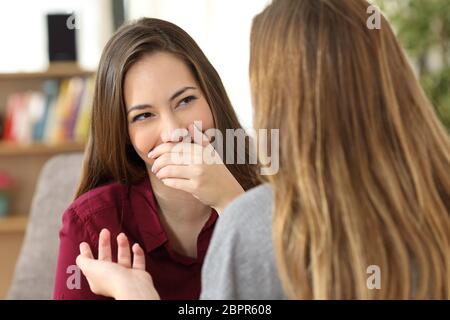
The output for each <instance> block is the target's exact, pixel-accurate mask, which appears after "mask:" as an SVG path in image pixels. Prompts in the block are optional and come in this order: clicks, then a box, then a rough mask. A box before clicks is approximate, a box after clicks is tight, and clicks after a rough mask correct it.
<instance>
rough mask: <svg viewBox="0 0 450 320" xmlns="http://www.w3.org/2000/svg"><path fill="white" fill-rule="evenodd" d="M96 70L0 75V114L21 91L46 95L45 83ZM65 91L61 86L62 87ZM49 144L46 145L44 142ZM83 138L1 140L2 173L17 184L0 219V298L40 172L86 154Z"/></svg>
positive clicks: (62, 68) (56, 68) (60, 67)
mask: <svg viewBox="0 0 450 320" xmlns="http://www.w3.org/2000/svg"><path fill="white" fill-rule="evenodd" d="M94 76H95V73H94V72H93V71H88V70H82V69H80V68H79V67H77V66H76V65H75V64H71V63H66V64H64V63H63V64H61V63H60V64H57V65H52V66H51V67H50V68H49V69H48V70H47V71H42V72H32V73H24V72H20V73H0V115H2V119H1V121H4V120H5V114H6V111H7V106H8V97H9V96H10V95H11V94H13V93H17V92H31V91H35V92H42V88H43V85H44V83H45V82H48V81H49V80H50V81H54V82H55V83H58V84H62V83H63V82H64V81H66V82H67V81H69V80H70V79H73V78H80V79H83V80H86V81H87V79H91V80H92V79H93V78H94ZM59 89H60V91H62V89H61V86H59ZM44 141H45V142H44ZM84 147H85V143H84V142H83V140H80V139H72V140H68V139H66V140H63V141H61V139H59V140H57V141H51V142H47V140H42V141H41V140H39V142H34V141H28V142H26V143H24V142H20V141H5V140H3V139H0V172H5V173H7V174H8V175H9V176H10V177H11V178H12V179H13V181H14V185H13V187H12V189H11V202H10V209H9V213H8V215H7V216H6V217H0V254H1V257H2V258H1V259H0V299H3V298H5V297H6V294H7V291H8V289H9V286H10V282H11V280H12V276H13V272H14V268H15V264H16V260H17V257H18V254H19V252H20V248H21V245H22V241H23V237H24V234H25V231H26V228H27V223H28V214H29V211H30V207H31V201H32V198H33V194H34V190H35V187H36V183H37V179H38V177H39V173H40V171H41V169H42V167H43V166H44V164H45V162H46V161H47V160H49V159H50V158H51V157H53V156H54V155H57V154H61V153H68V152H83V150H84Z"/></svg>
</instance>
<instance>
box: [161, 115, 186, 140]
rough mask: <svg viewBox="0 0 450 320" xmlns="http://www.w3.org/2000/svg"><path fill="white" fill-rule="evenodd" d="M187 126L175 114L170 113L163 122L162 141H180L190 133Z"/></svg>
mask: <svg viewBox="0 0 450 320" xmlns="http://www.w3.org/2000/svg"><path fill="white" fill-rule="evenodd" d="M188 134H189V132H188V130H187V128H186V126H183V124H182V123H181V122H180V121H179V120H178V119H177V117H176V116H174V115H168V116H166V117H165V118H164V120H163V122H162V129H161V141H162V142H163V143H164V142H180V141H182V140H183V138H184V137H185V136H186V135H188Z"/></svg>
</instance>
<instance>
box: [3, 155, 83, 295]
mask: <svg viewBox="0 0 450 320" xmlns="http://www.w3.org/2000/svg"><path fill="white" fill-rule="evenodd" d="M82 160H83V154H82V153H70V154H61V155H57V156H55V157H53V158H51V159H50V160H48V161H47V162H46V164H45V165H44V167H43V169H42V171H41V173H40V176H39V180H38V182H37V186H36V190H35V193H34V196H33V200H32V204H31V211H30V217H29V222H28V227H27V231H26V233H25V238H24V242H23V245H22V249H21V252H20V255H19V259H18V261H17V264H16V269H15V273H14V278H13V282H12V285H11V288H10V290H9V293H8V296H7V298H8V299H52V298H53V284H54V282H53V280H54V279H53V278H54V274H55V269H56V260H57V255H58V248H59V237H58V233H59V229H60V226H61V218H62V214H63V212H64V210H65V209H66V208H67V207H68V205H69V204H70V202H71V201H72V200H73V196H74V193H75V189H76V187H77V186H78V182H79V177H80V173H81V165H82Z"/></svg>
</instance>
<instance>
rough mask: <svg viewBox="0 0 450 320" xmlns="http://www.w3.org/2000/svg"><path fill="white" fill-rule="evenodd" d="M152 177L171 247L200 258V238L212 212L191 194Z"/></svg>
mask: <svg viewBox="0 0 450 320" xmlns="http://www.w3.org/2000/svg"><path fill="white" fill-rule="evenodd" d="M148 174H149V177H150V182H151V184H152V189H153V194H154V196H155V199H156V202H157V204H158V213H159V215H160V220H161V224H162V225H163V228H164V230H165V231H166V233H167V236H168V238H169V242H170V244H171V246H172V247H173V249H174V250H175V251H177V252H179V253H181V254H184V255H187V256H190V257H196V256H197V237H198V235H199V233H200V231H201V229H202V228H203V226H204V225H205V223H206V221H208V219H209V217H210V215H211V208H210V207H209V206H206V205H204V204H203V203H201V202H200V201H199V200H198V199H197V198H195V197H194V196H193V195H191V194H190V193H187V192H185V191H181V190H177V189H174V188H170V187H167V186H166V185H165V184H164V183H162V182H161V181H160V180H159V179H158V178H156V176H155V175H154V174H153V173H152V172H151V171H150V172H149V173H148Z"/></svg>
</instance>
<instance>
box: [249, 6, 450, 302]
mask: <svg viewBox="0 0 450 320" xmlns="http://www.w3.org/2000/svg"><path fill="white" fill-rule="evenodd" d="M369 5H370V4H369V3H368V2H366V1H364V0H345V1H342V0H314V1H310V0H274V1H273V2H272V4H271V5H269V6H268V7H267V8H266V9H265V10H264V11H263V12H262V13H260V14H259V15H258V16H257V17H255V19H254V22H253V27H252V33H251V59H250V60H251V61H250V78H251V85H252V92H253V103H254V108H255V117H254V123H255V128H267V129H276V128H278V129H280V170H279V172H278V173H277V174H276V175H273V176H266V178H265V180H266V181H268V182H270V184H271V185H272V188H273V191H274V208H273V210H274V218H273V219H274V220H273V237H274V248H275V252H276V258H277V265H278V271H279V274H280V278H281V280H282V283H283V286H284V289H285V291H286V293H287V294H288V296H289V297H291V298H296V299H380V298H381V299H409V298H432V299H448V298H450V215H449V213H450V139H449V136H448V134H447V132H446V130H445V128H444V127H443V125H442V124H441V123H440V121H439V119H438V118H437V116H436V114H435V112H434V109H433V107H432V105H431V104H430V102H429V101H428V99H427V98H426V96H425V94H424V92H423V90H422V88H421V87H420V85H419V84H418V81H417V79H416V77H415V75H414V73H413V71H412V68H411V66H410V65H409V63H408V61H407V58H406V57H405V54H404V53H403V51H402V49H401V47H400V45H399V44H398V42H397V40H396V37H395V36H394V34H393V32H392V30H391V28H390V26H389V24H388V22H387V21H386V20H385V18H384V17H382V19H381V22H382V23H381V28H380V29H373V30H371V29H369V28H368V27H367V25H366V22H367V19H368V17H369V14H368V13H367V8H368V7H369ZM372 265H375V266H378V267H379V270H380V272H381V273H380V274H379V275H380V276H381V277H380V280H381V287H380V288H379V289H373V290H372V289H370V288H369V287H368V283H367V282H368V278H369V277H370V275H371V273H368V267H369V266H372Z"/></svg>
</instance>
